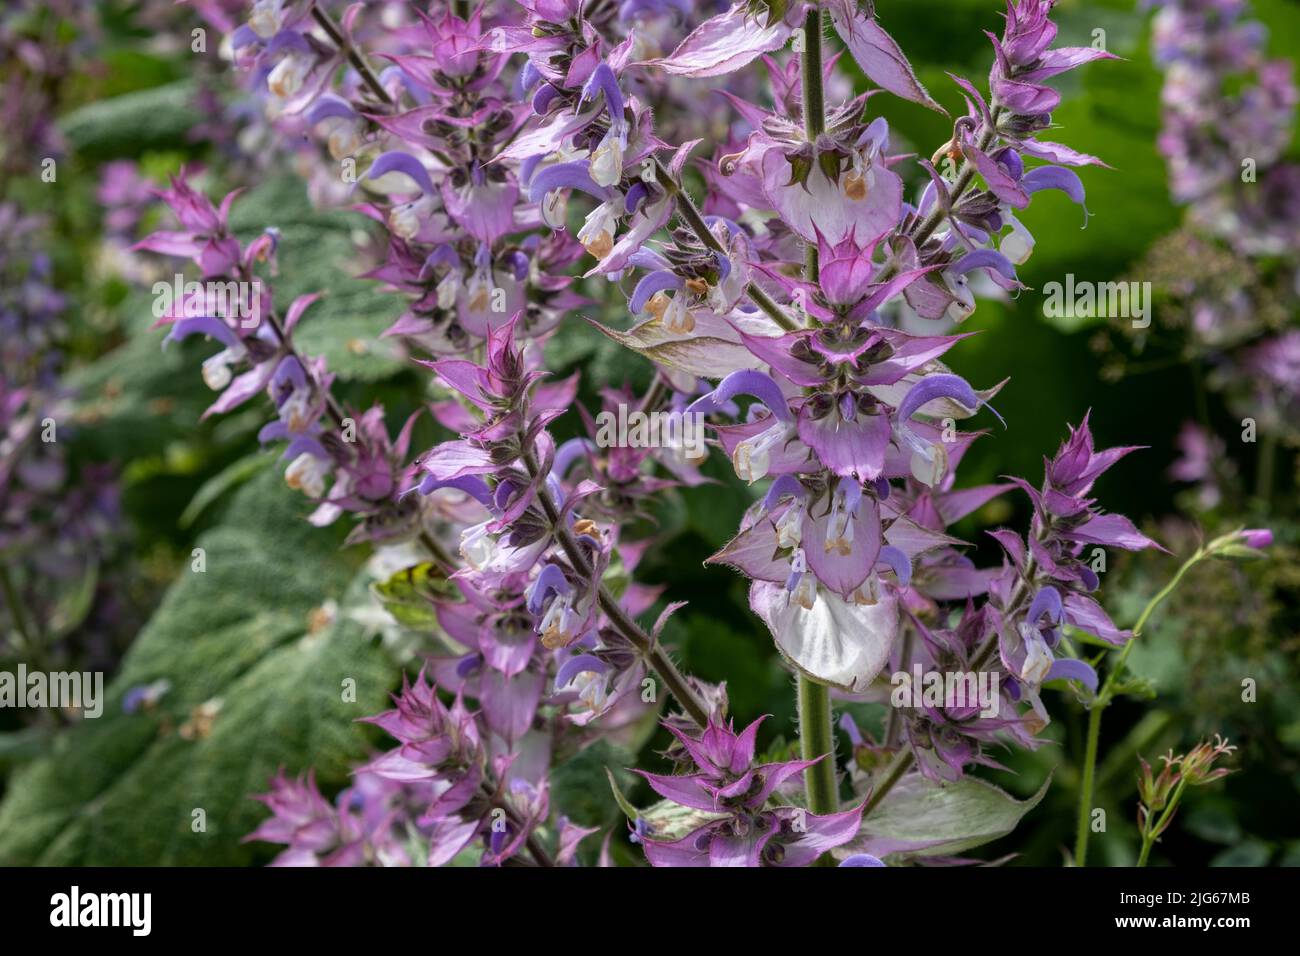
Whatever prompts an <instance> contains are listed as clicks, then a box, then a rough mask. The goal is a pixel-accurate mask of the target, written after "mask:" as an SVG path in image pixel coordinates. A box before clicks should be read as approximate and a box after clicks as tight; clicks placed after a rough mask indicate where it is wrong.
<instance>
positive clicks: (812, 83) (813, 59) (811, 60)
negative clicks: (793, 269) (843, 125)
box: [799, 5, 826, 281]
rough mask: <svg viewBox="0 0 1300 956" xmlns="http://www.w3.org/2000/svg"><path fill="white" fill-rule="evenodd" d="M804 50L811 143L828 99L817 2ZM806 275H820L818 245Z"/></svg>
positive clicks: (807, 259) (811, 250)
mask: <svg viewBox="0 0 1300 956" xmlns="http://www.w3.org/2000/svg"><path fill="white" fill-rule="evenodd" d="M803 32H804V51H803V54H802V55H801V57H800V59H799V66H800V69H801V71H802V80H803V82H802V84H801V85H802V89H803V130H804V135H805V136H806V137H807V138H808V142H810V143H812V142H815V141H816V139H817V137H818V136H820V135H821V134H822V133H824V132H825V131H826V100H825V95H824V93H823V91H822V12H821V8H820V7H818V6H816V5H814V6H813V8H812V9H811V10H809V11H808V13H807V15H806V17H805V18H804V22H803ZM804 275H805V277H806V278H808V279H811V280H814V281H815V280H816V278H817V246H816V245H815V244H814V243H808V244H807V245H806V246H805V247H804Z"/></svg>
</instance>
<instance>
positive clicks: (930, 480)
mask: <svg viewBox="0 0 1300 956" xmlns="http://www.w3.org/2000/svg"><path fill="white" fill-rule="evenodd" d="M929 451H930V457H929V458H927V457H926V456H925V455H923V454H921V453H920V452H917V451H914V452H912V459H911V467H912V477H913V478H915V479H916V480H917V481H919V482H920V483H921V484H923V485H925V486H926V487H927V488H933V487H935V486H936V485H937V484H939V482H941V481H943V477H944V475H946V474H947V473H948V453H947V452H946V451H945V450H944V448H943V446H942V445H931V446H930V449H929Z"/></svg>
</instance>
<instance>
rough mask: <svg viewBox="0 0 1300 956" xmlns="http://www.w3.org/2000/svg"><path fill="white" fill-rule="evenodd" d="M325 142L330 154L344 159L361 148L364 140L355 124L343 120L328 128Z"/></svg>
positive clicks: (335, 157)
mask: <svg viewBox="0 0 1300 956" xmlns="http://www.w3.org/2000/svg"><path fill="white" fill-rule="evenodd" d="M327 142H328V145H329V151H330V156H332V157H333V158H334V159H346V158H347V157H349V156H351V155H352V154H353V153H355V152H356V151H357V150H358V149H360V148H361V144H362V143H363V142H364V140H363V139H362V137H361V130H360V129H359V128H358V127H357V126H356V124H354V123H349V122H346V121H345V122H343V123H340V124H339V125H338V126H336V127H334V129H332V130H330V134H329V137H328V140H327Z"/></svg>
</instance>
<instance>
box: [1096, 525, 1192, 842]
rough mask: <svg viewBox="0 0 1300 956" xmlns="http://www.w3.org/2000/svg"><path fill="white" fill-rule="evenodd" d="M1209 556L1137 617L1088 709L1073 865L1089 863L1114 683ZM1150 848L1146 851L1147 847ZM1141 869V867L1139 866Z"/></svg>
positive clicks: (1176, 576) (1189, 561) (1181, 574)
mask: <svg viewBox="0 0 1300 956" xmlns="http://www.w3.org/2000/svg"><path fill="white" fill-rule="evenodd" d="M1205 555H1206V551H1205V549H1204V548H1197V550H1196V553H1195V554H1193V555H1192V556H1191V557H1190V558H1188V559H1187V560H1186V561H1184V562H1183V564H1182V567H1180V568H1179V569H1178V571H1177V572H1175V574H1174V576H1173V577H1172V578H1170V579H1169V583H1168V584H1166V585H1165V586H1164V587H1163V588H1161V589H1160V590H1159V591H1158V592H1157V593H1156V595H1155V597H1153V598H1152V599H1151V600H1150V601H1148V602H1147V604H1146V607H1144V608H1143V609H1142V613H1141V614H1140V615H1139V616H1138V619H1137V623H1136V624H1134V625H1133V637H1132V638H1130V639H1129V642H1128V643H1127V644H1125V645H1124V650H1122V651H1121V652H1120V655H1119V658H1118V659H1117V660H1116V661H1115V664H1114V666H1113V667H1111V669H1110V672H1109V673H1108V674H1107V675H1106V680H1105V682H1104V683H1103V684H1102V685H1101V690H1099V691H1098V692H1097V699H1096V700H1094V701H1093V702H1092V706H1091V707H1090V708H1089V709H1088V737H1087V743H1086V744H1085V745H1084V752H1083V771H1082V773H1081V775H1080V783H1079V814H1078V826H1077V827H1076V829H1075V834H1074V865H1075V866H1084V865H1086V863H1087V860H1088V837H1089V836H1090V835H1091V834H1092V828H1091V827H1090V826H1089V817H1090V815H1091V813H1092V800H1093V781H1094V778H1095V775H1096V766H1097V741H1098V740H1099V739H1100V737H1101V715H1102V713H1103V712H1104V711H1105V709H1106V708H1107V707H1109V706H1110V702H1111V701H1112V700H1113V699H1114V698H1115V684H1116V681H1118V680H1119V677H1120V675H1121V674H1123V673H1124V666H1125V665H1126V664H1127V663H1128V655H1129V652H1130V651H1132V650H1133V645H1134V644H1135V643H1137V639H1138V637H1139V636H1140V635H1141V634H1142V629H1143V628H1144V627H1145V626H1146V623H1147V619H1148V618H1150V617H1151V614H1152V612H1154V611H1155V609H1156V608H1157V607H1159V606H1160V604H1161V603H1162V602H1163V601H1164V600H1165V598H1167V597H1169V595H1170V594H1172V593H1173V592H1174V589H1175V588H1177V587H1178V585H1179V584H1180V583H1181V582H1182V580H1183V577H1184V576H1186V574H1187V572H1188V571H1190V570H1191V569H1192V567H1193V566H1194V565H1195V564H1196V563H1197V562H1199V561H1200V560H1201V559H1202V558H1204V557H1205ZM1144 849H1147V848H1144ZM1138 865H1139V866H1141V865H1142V864H1141V863H1139V864H1138Z"/></svg>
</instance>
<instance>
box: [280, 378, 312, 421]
mask: <svg viewBox="0 0 1300 956" xmlns="http://www.w3.org/2000/svg"><path fill="white" fill-rule="evenodd" d="M310 401H311V393H310V392H309V391H308V390H307V389H302V388H300V389H297V390H295V391H294V393H293V394H292V395H290V396H289V397H288V398H287V399H285V401H284V404H283V405H281V406H280V420H281V421H282V422H284V423H285V424H286V425H288V426H289V431H291V432H302V431H305V430H306V428H307V426H308V425H309V424H310V423H311V415H310V414H309V413H308V408H309V404H310Z"/></svg>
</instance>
